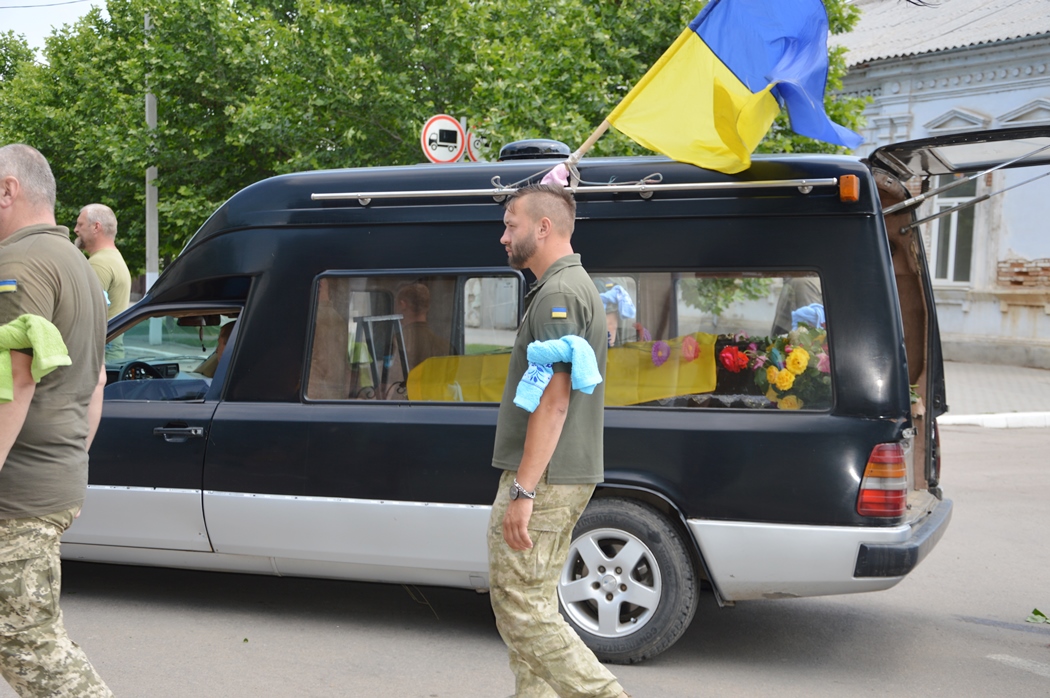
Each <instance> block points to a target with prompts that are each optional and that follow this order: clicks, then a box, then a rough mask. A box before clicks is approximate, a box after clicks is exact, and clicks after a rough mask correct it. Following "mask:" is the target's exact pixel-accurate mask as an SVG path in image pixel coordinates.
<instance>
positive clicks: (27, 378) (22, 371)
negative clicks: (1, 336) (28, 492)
mask: <svg viewBox="0 0 1050 698" xmlns="http://www.w3.org/2000/svg"><path fill="white" fill-rule="evenodd" d="M32 365H33V357H31V356H29V354H23V353H22V352H20V351H12V352H11V379H12V383H13V388H14V399H13V400H11V402H5V403H3V404H0V468H3V467H4V463H6V462H7V454H9V453H10V452H11V447H12V446H14V445H15V439H17V438H18V434H19V432H21V431H22V425H23V424H25V421H26V414H27V413H28V412H29V403H31V402H32V401H33V395H35V394H36V383H35V382H34V381H33V374H32V372H31V371H30V368H31V367H32Z"/></svg>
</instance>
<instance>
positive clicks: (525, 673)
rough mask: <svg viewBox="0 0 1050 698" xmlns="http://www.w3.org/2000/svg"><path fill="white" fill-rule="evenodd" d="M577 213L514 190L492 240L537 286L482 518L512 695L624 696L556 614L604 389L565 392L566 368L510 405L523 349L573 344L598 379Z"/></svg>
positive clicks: (596, 312)
mask: <svg viewBox="0 0 1050 698" xmlns="http://www.w3.org/2000/svg"><path fill="white" fill-rule="evenodd" d="M575 213H576V204H575V202H574V201H573V199H572V196H571V195H570V194H569V193H568V192H567V191H566V190H565V189H564V188H561V187H552V186H547V185H542V184H541V185H533V186H529V187H525V188H523V189H519V190H518V191H516V192H515V193H514V194H513V195H512V196H511V198H510V201H509V202H508V204H507V210H506V213H505V214H504V216H503V222H504V224H505V225H506V230H505V231H504V233H503V237H502V238H501V240H500V242H502V243H503V245H504V246H505V247H506V249H507V255H508V258H509V262H510V266H512V267H513V268H515V269H526V268H527V269H529V270H531V271H532V272H533V273H534V274H535V275H536V278H537V281H536V283H535V284H534V285H533V287H532V289H531V290H530V291H529V293H528V295H527V296H526V303H527V310H526V311H525V317H524V318H523V319H522V321H521V326H520V327H519V328H518V334H517V337H516V339H515V341H514V348H513V350H512V351H511V358H510V369H509V372H508V374H507V384H506V387H505V388H504V392H503V399H502V401H501V402H500V408H499V416H498V418H497V422H496V443H495V447H494V449H493V456H492V465H493V466H495V467H496V468H499V469H501V470H503V471H504V473H503V476H502V478H501V479H500V485H499V489H498V490H497V492H496V499H495V501H494V502H493V506H492V515H491V518H490V520H489V532H488V548H489V583H490V592H491V593H490V596H491V600H492V609H493V611H494V613H495V616H496V627H497V629H498V630H499V632H500V635H501V636H502V637H503V640H504V642H506V643H507V648H508V650H509V654H510V665H511V669H512V670H513V672H514V676H515V683H516V689H515V695H517V696H519V697H523V698H524V697H528V698H532V697H533V696H553V695H557V696H593V697H594V698H620V697H622V696H625V695H626V694H625V693H624V692H623V688H622V687H621V686H620V684H619V682H617V680H616V677H615V676H613V675H612V673H611V672H610V671H609V670H608V669H606V668H605V667H604V666H602V664H601V663H600V662H599V661H598V659H597V658H596V657H595V656H594V653H593V652H592V651H591V650H590V649H589V648H588V647H587V646H586V645H585V644H584V643H583V641H582V640H581V639H580V638H579V636H578V635H577V634H576V633H575V632H573V630H572V628H571V627H569V625H568V624H567V623H566V622H565V620H564V619H563V618H562V617H561V615H560V614H559V613H558V598H557V586H558V576H559V573H560V571H561V567H562V565H563V564H564V563H565V559H566V557H567V556H568V552H569V543H570V542H571V537H572V529H573V527H574V526H575V525H576V521H577V520H578V519H579V518H580V515H581V514H582V513H583V510H584V509H585V508H586V506H587V502H588V501H589V500H590V497H591V493H593V492H594V487H595V484H596V483H598V482H601V481H602V479H603V477H604V459H603V450H602V428H603V424H604V422H603V420H604V408H605V405H604V402H605V390H604V383H599V384H598V385H597V386H596V387H595V389H594V392H593V393H591V394H586V393H584V392H582V391H579V390H572V389H571V379H570V376H571V370H572V366H571V364H562V363H556V364H554V365H553V370H554V375H553V376H552V377H551V378H550V382H549V383H548V384H547V386H546V388H545V389H544V390H543V393H542V395H541V397H540V400H539V406H538V407H536V409H535V411H534V412H532V413H529V412H527V411H525V410H524V409H522V408H520V407H518V406H516V405H515V404H514V397H515V393H516V388H517V386H518V382H519V381H520V380H521V378H522V376H523V375H524V373H525V371H526V369H527V368H528V359H527V352H526V350H527V348H528V345H529V344H530V343H531V342H533V341H547V340H557V339H562V338H564V337H568V336H575V337H579V338H582V339H583V340H584V341H585V342H586V344H587V345H589V347H590V350H591V352H593V354H594V359H595V364H596V366H597V368H598V370H599V371H600V372H601V373H604V372H605V359H606V355H607V352H608V347H609V343H608V337H607V330H606V325H605V306H604V305H603V303H602V301H601V299H600V298H599V297H598V291H597V289H596V288H595V286H594V283H593V282H592V281H591V278H590V276H589V275H588V274H587V272H586V271H585V270H584V268H583V266H582V265H581V263H580V256H579V255H578V254H574V253H573V250H572V245H571V243H570V236H571V235H572V231H573V227H574V220H575Z"/></svg>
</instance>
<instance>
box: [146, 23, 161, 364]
mask: <svg viewBox="0 0 1050 698" xmlns="http://www.w3.org/2000/svg"><path fill="white" fill-rule="evenodd" d="M144 25H145V26H144V29H145V33H146V47H147V49H148V48H149V30H150V21H149V12H147V13H146V19H145V22H144ZM146 60H147V61H148V60H149V53H148V51H147V53H146ZM149 77H150V75H149V70H147V71H146V128H147V129H149V159H150V160H151V161H152V160H153V158H155V157H156V153H155V152H154V149H153V143H154V136H155V135H156V132H157V98H156V97H155V96H154V94H153V92H151V91H150V85H149ZM156 180H157V166H156V165H149V166H148V167H147V168H146V292H147V293H149V290H150V289H151V288H152V287H153V284H154V282H155V281H156V280H157V276H158V274H159V271H160V264H159V262H158V257H159V254H158V244H157V237H158V236H157V227H158V226H157V185H156V183H155V182H156ZM163 334H164V325H163V320H162V319H161V318H150V321H149V343H150V344H154V345H156V344H160V343H161V341H162V340H163Z"/></svg>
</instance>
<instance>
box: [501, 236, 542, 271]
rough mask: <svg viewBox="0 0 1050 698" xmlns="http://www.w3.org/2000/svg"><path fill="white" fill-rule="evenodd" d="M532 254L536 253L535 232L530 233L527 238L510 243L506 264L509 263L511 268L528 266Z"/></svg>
mask: <svg viewBox="0 0 1050 698" xmlns="http://www.w3.org/2000/svg"><path fill="white" fill-rule="evenodd" d="M534 254H536V233H532V234H530V235H529V236H528V237H527V238H524V239H522V240H521V241H519V242H517V243H514V244H512V245H511V248H510V257H508V258H507V264H509V265H510V268H511V269H524V268H526V267H527V266H528V264H529V260H530V259H532V256H533V255H534Z"/></svg>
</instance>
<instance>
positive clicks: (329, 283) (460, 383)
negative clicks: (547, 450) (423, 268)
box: [306, 273, 522, 402]
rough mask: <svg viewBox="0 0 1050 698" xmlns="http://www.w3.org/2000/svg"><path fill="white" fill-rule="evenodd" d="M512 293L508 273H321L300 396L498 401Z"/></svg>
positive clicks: (509, 340) (514, 314) (514, 283)
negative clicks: (420, 274) (308, 355)
mask: <svg viewBox="0 0 1050 698" xmlns="http://www.w3.org/2000/svg"><path fill="white" fill-rule="evenodd" d="M521 297H522V281H521V277H520V276H519V275H516V274H513V273H508V274H502V275H500V274H493V275H489V276H483V275H469V274H444V275H432V276H407V275H398V274H376V275H371V276H365V275H356V274H355V275H350V274H346V275H338V274H336V273H333V274H331V275H325V276H322V277H321V278H320V279H318V282H317V286H316V292H315V303H314V308H315V309H314V325H313V337H312V348H311V352H310V364H309V367H308V376H307V381H306V397H307V398H308V399H311V400H412V401H432V402H498V401H499V399H500V396H501V395H502V392H503V384H504V382H505V381H506V376H507V370H508V366H509V363H510V349H511V347H512V346H513V344H514V336H515V331H516V329H517V325H518V317H519V308H520V305H521Z"/></svg>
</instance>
